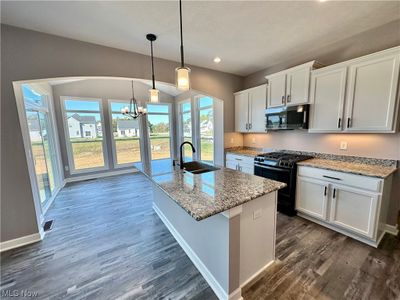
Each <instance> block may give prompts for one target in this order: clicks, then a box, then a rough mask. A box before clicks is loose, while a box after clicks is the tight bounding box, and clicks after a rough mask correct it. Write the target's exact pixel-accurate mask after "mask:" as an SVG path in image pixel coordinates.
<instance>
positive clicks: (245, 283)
mask: <svg viewBox="0 0 400 300" xmlns="http://www.w3.org/2000/svg"><path fill="white" fill-rule="evenodd" d="M274 262H275V260H271V261H270V262H269V263H267V264H266V265H265V266H264V267H262V268H261V269H260V270H258V271H257V272H256V273H254V274H253V275H252V276H251V277H250V278H248V279H247V280H246V281H245V282H243V283H242V284H241V285H240V287H241V288H244V287H245V286H246V285H248V284H249V283H250V282H251V281H253V280H254V279H255V278H257V277H258V276H259V275H260V274H261V273H262V272H264V271H265V270H266V269H268V268H269V267H270V266H271V265H272V264H273V263H274Z"/></svg>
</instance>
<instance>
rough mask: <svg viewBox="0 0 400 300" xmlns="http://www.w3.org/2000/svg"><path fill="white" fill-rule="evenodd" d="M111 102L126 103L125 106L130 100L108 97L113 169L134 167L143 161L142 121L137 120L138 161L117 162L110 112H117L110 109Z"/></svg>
mask: <svg viewBox="0 0 400 300" xmlns="http://www.w3.org/2000/svg"><path fill="white" fill-rule="evenodd" d="M112 102H117V103H126V104H127V106H129V103H130V100H118V99H108V117H109V120H110V136H111V150H112V157H113V165H114V169H120V168H127V167H134V164H137V163H143V161H144V153H143V151H144V141H143V137H144V134H143V126H142V122H140V119H139V120H138V123H139V145H140V161H138V162H132V163H124V164H118V160H117V147H116V142H115V138H114V132H113V128H112V114H113V113H117V112H116V111H112V109H111V103H112Z"/></svg>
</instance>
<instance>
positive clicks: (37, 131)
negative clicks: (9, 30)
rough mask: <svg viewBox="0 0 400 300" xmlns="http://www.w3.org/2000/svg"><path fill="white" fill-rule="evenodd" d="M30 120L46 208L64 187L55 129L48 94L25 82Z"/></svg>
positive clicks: (31, 140)
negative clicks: (60, 174) (58, 163)
mask: <svg viewBox="0 0 400 300" xmlns="http://www.w3.org/2000/svg"><path fill="white" fill-rule="evenodd" d="M22 91H23V96H24V104H25V111H26V120H27V125H28V131H29V140H30V144H31V154H32V155H31V157H32V160H33V164H34V171H35V176H36V182H37V187H38V191H39V196H40V202H41V205H42V208H43V207H45V206H46V204H47V203H48V201H49V200H50V199H51V197H52V196H53V195H54V193H55V190H56V189H57V188H59V186H60V180H61V179H60V178H59V170H58V167H57V159H58V158H57V152H56V147H55V134H54V128H52V126H51V115H50V111H49V107H48V104H49V103H48V99H47V95H42V94H41V93H39V92H37V91H35V90H33V89H32V88H31V87H30V86H29V85H25V84H24V85H22Z"/></svg>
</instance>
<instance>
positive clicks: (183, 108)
mask: <svg viewBox="0 0 400 300" xmlns="http://www.w3.org/2000/svg"><path fill="white" fill-rule="evenodd" d="M179 132H180V143H183V142H186V141H187V142H191V143H192V105H191V103H190V100H188V101H185V102H182V103H180V104H179ZM178 146H179V145H178ZM183 153H184V157H185V160H193V152H192V148H191V147H190V146H189V145H185V146H183Z"/></svg>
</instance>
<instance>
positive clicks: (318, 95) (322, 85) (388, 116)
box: [309, 47, 400, 132]
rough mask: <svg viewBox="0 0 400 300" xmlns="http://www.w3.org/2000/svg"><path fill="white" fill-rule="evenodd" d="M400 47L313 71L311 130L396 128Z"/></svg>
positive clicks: (349, 130)
mask: <svg viewBox="0 0 400 300" xmlns="http://www.w3.org/2000/svg"><path fill="white" fill-rule="evenodd" d="M399 62H400V47H396V48H391V49H388V50H385V51H381V52H378V53H374V54H370V55H367V56H364V57H360V58H357V59H353V60H350V61H346V62H343V63H339V64H336V65H333V66H329V67H326V68H322V69H318V70H314V71H312V76H311V95H310V98H311V104H312V105H311V124H310V130H309V131H310V132H341V131H345V132H395V131H396V129H397V128H396V125H397V123H396V122H397V111H398V98H397V97H398V82H399Z"/></svg>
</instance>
